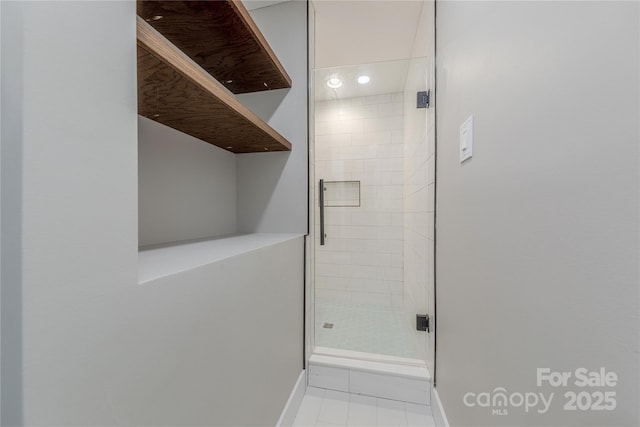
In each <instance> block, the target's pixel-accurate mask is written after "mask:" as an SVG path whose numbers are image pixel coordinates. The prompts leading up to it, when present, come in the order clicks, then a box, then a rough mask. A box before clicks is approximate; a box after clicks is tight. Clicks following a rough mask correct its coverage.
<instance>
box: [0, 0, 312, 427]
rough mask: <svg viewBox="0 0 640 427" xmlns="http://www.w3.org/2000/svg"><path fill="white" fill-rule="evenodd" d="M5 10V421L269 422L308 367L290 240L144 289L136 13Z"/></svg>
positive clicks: (86, 6) (23, 6)
mask: <svg viewBox="0 0 640 427" xmlns="http://www.w3.org/2000/svg"><path fill="white" fill-rule="evenodd" d="M8 3H9V5H8V6H5V5H6V4H7V3H5V2H3V4H2V8H3V9H2V19H3V25H2V31H3V34H2V55H3V58H2V63H3V65H4V66H3V70H2V89H3V93H2V95H3V96H2V102H3V105H2V107H3V108H2V112H3V117H2V122H3V125H4V124H6V123H7V119H9V118H10V119H11V120H12V123H13V124H14V126H12V127H11V128H8V127H6V126H3V128H2V132H3V135H2V150H3V151H2V161H3V164H2V174H3V176H2V185H3V189H2V209H3V211H2V236H3V248H2V249H3V250H2V256H3V259H2V263H3V267H4V266H5V265H6V264H5V262H6V261H7V260H13V261H15V263H14V264H13V265H14V267H15V269H14V270H13V273H15V274H14V275H13V276H5V274H6V273H7V270H6V269H5V268H3V270H2V274H3V277H2V279H3V281H2V304H3V307H2V316H3V319H2V326H3V327H4V326H5V325H6V320H7V317H5V315H7V314H10V315H11V316H13V317H9V319H10V320H11V319H13V320H16V322H14V323H12V327H13V329H12V330H11V331H13V332H17V334H15V335H14V336H13V338H14V340H13V341H11V336H8V335H5V330H3V331H2V332H3V334H2V340H3V342H2V344H3V350H4V349H5V348H6V347H5V344H6V343H7V342H10V343H12V344H13V345H14V346H15V345H16V343H17V344H18V345H17V347H14V348H15V350H14V351H13V352H10V353H8V355H11V356H13V357H12V358H11V359H10V360H7V359H6V358H5V354H4V352H3V359H2V363H3V366H2V368H3V372H2V374H3V375H2V381H3V384H2V385H3V393H2V398H3V402H2V403H3V407H2V416H3V424H4V423H6V424H8V425H11V424H12V423H13V424H19V423H20V422H21V420H20V418H23V421H24V424H25V425H131V426H140V425H274V424H275V423H276V421H277V419H278V416H279V414H280V411H281V410H282V408H283V407H284V405H285V402H286V400H287V397H288V395H289V393H290V391H291V388H292V387H293V385H294V383H295V381H296V379H297V377H298V375H299V374H300V370H301V367H302V354H301V351H302V309H301V308H302V307H301V304H302V301H303V299H302V289H303V285H302V281H303V278H302V276H303V244H302V239H301V238H297V239H294V240H291V241H289V242H286V243H283V244H281V245H277V246H273V247H271V248H268V249H265V250H259V251H254V252H250V253H247V254H245V255H243V256H238V257H233V258H227V259H225V260H223V261H220V262H218V263H216V264H213V265H208V266H203V267H202V268H198V269H194V270H190V271H189V272H185V273H183V274H180V275H176V276H171V277H168V278H166V279H163V280H159V281H157V282H154V283H151V284H149V285H146V286H139V285H138V284H137V270H138V268H137V267H138V266H137V263H138V230H137V224H138V221H137V219H138V218H137V217H138V209H137V208H138V206H137V200H138V198H137V196H138V194H137V188H138V186H137V185H136V183H137V180H138V174H137V165H138V163H137V150H138V141H137V139H138V132H137V125H138V117H137V114H136V113H137V105H136V104H137V103H136V69H135V67H136V65H135V64H136V48H135V46H136V44H135V38H136V36H135V2H133V1H124V2H110V1H105V2H8ZM96 17H99V19H96ZM9 22H10V23H11V25H10V26H9V25H5V24H7V23H9ZM305 23H306V19H305V15H303V16H302V18H301V25H303V26H304V25H305ZM114 29H117V30H114ZM8 58H11V59H17V60H16V61H13V62H9V63H10V64H11V66H7V63H8V62H7V61H6V59H8ZM9 77H13V78H14V79H12V80H9V79H8V78H9ZM6 88H11V90H8V91H7V92H5V91H4V89H6ZM5 95H10V96H5ZM6 105H11V106H12V108H11V110H7V108H5V107H6ZM9 111H10V112H11V114H10V115H7V112H9ZM5 132H12V133H11V134H7V133H5ZM7 135H9V136H12V137H15V139H11V141H12V143H11V144H5V142H6V141H9V139H5V136H7ZM6 148H7V149H9V151H7V152H5V149H6ZM5 154H10V156H5ZM9 159H11V160H12V161H13V162H14V165H13V167H12V168H11V169H7V168H5V165H6V164H7V163H5V162H7V161H8V160H9ZM10 172H11V173H10ZM5 173H6V174H9V175H5ZM6 177H11V178H16V179H15V180H13V181H11V182H10V184H11V185H9V186H8V187H4V186H5V184H7V183H8V181H7V180H6ZM21 181H22V182H21ZM6 189H8V190H10V191H9V192H5V190H6ZM7 201H11V202H14V203H17V204H15V205H10V207H8V206H7V205H6V202H7ZM303 209H304V207H303ZM7 213H8V214H9V215H7ZM10 220H11V221H10ZM9 226H16V230H15V231H14V232H13V234H12V235H11V236H7V234H6V233H5V231H6V230H7V228H6V227H9ZM6 237H11V239H8V240H7V241H6V243H7V244H8V243H12V244H14V245H15V246H13V247H11V251H5V250H4V249H5V246H4V245H5V238H6ZM8 256H12V257H13V258H8ZM248 267H250V268H248ZM20 276H22V277H20ZM5 279H9V281H8V282H5ZM7 290H9V291H10V292H9V293H7V294H6V293H5V292H6V291H7ZM7 295H8V296H10V297H11V299H5V296H7ZM9 302H11V303H12V304H13V305H12V307H13V311H11V312H10V313H7V311H6V310H5V306H4V304H5V303H6V304H8V303H9ZM256 319H258V320H256ZM5 340H8V341H5ZM20 341H22V342H20ZM6 362H9V363H11V364H5V363H6ZM5 372H13V373H14V375H13V377H12V378H11V379H12V380H15V381H17V382H16V383H15V384H14V383H11V382H9V383H8V382H7V380H8V378H7V377H6V376H5V375H4V374H5ZM7 385H9V386H11V388H6V387H5V386H7ZM8 390H10V391H11V395H9V393H7V391H8ZM9 405H13V406H9ZM247 407H249V408H251V410H250V411H247V410H246V408H247ZM7 409H9V410H10V411H11V413H8V412H7Z"/></svg>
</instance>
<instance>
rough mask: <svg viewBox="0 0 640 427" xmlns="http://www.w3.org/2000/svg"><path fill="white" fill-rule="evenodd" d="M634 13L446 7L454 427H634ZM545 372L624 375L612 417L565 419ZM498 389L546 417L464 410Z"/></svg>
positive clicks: (442, 346) (445, 197) (616, 5)
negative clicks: (544, 408)
mask: <svg viewBox="0 0 640 427" xmlns="http://www.w3.org/2000/svg"><path fill="white" fill-rule="evenodd" d="M639 9H640V5H639V4H638V3H637V2H495V3H494V2H439V3H438V8H437V17H438V22H437V31H438V33H437V43H438V45H437V49H438V63H437V79H438V112H437V114H438V123H437V127H438V168H437V171H438V176H437V183H438V184H437V185H438V192H437V247H436V250H437V258H436V262H437V285H438V289H437V291H438V292H437V297H438V347H437V351H438V353H437V368H436V369H437V370H436V375H437V388H438V391H439V394H440V397H441V398H442V402H443V404H444V408H445V409H446V412H447V416H448V418H449V421H450V422H451V424H452V425H469V426H471V425H478V426H479V425H495V426H499V425H504V426H506V425H508V426H514V425H549V426H558V425H600V426H601V425H608V426H613V425H625V426H626V425H629V426H630V425H634V426H636V425H638V424H639V423H640V420H639V418H638V398H639V397H638V382H639V378H638V368H639V362H638V337H639V329H638V327H639V319H638V315H639V312H640V310H639V305H638V302H639V298H638V297H639V289H638V281H639V277H638V275H639V273H638V259H639V256H640V251H639V241H638V235H639V231H640V230H639V224H638V218H640V210H639V194H640V192H639V191H638V190H639V187H638V184H639V178H640V168H639V164H638V158H639V154H640V152H639V144H638V141H639V140H640V131H639V128H638V117H639V116H640V108H639V106H640V95H639V93H640V85H639V80H638V76H639V75H640V33H639V31H640V10H639ZM470 114H473V115H474V119H475V133H474V137H475V143H474V144H475V145H474V156H473V158H472V159H471V160H470V161H468V162H466V163H464V164H463V165H460V163H459V161H458V138H459V136H458V135H459V126H460V124H461V123H462V122H463V121H464V120H465V119H466V118H467V117H468V116H469V115H470ZM538 367H548V368H551V369H554V370H568V371H571V370H575V369H576V368H579V367H586V368H589V369H592V370H595V369H598V368H599V367H606V369H608V370H612V371H615V372H616V373H617V375H618V377H619V379H620V380H619V383H618V386H617V387H616V388H615V389H610V388H606V389H605V390H614V391H615V392H616V393H617V395H616V399H617V407H616V409H615V411H612V412H607V411H563V404H564V402H566V399H565V398H564V396H563V394H564V392H565V391H566V390H567V389H566V388H559V389H555V390H551V389H549V388H547V387H545V388H540V389H539V388H538V387H536V368H538ZM499 386H502V387H505V388H506V389H507V390H508V392H509V393H512V392H529V391H538V392H539V391H543V392H545V393H548V392H551V391H555V393H556V396H555V398H554V402H553V405H552V409H551V410H550V412H549V413H548V414H546V415H540V414H538V413H537V412H536V411H530V412H529V413H525V412H524V410H523V409H522V408H509V409H508V411H509V415H507V416H492V415H491V410H490V408H481V407H475V408H467V407H465V406H464V405H463V401H462V398H463V395H464V394H465V393H467V392H485V391H486V392H492V391H493V389H494V388H495V387H499ZM571 389H573V390H576V388H575V387H573V388H571ZM576 391H578V390H576ZM600 391H602V389H600Z"/></svg>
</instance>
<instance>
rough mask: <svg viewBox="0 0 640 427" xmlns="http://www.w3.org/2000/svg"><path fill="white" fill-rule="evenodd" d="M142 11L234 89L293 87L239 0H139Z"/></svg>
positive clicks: (236, 90) (143, 16)
mask: <svg viewBox="0 0 640 427" xmlns="http://www.w3.org/2000/svg"><path fill="white" fill-rule="evenodd" d="M137 10H138V15H139V16H140V17H142V18H143V19H144V20H145V21H146V22H148V23H149V24H150V25H151V26H152V27H153V28H155V29H156V30H158V32H160V33H161V34H163V35H164V36H165V37H166V38H167V39H169V40H171V42H172V43H173V44H174V45H176V47H177V48H178V49H180V50H181V51H183V52H184V53H185V54H186V55H187V56H189V57H190V58H191V59H193V60H194V61H195V62H196V63H197V64H198V65H200V66H201V67H202V68H204V69H205V70H206V71H207V72H208V73H209V74H211V75H212V76H213V77H214V78H215V79H216V80H218V81H219V82H221V83H222V84H223V85H224V86H225V87H226V88H227V89H229V90H230V91H231V92H233V93H247V92H257V91H264V90H270V89H282V88H290V87H291V78H290V77H289V75H288V74H287V72H286V71H285V69H284V67H283V66H282V64H281V63H280V61H279V60H278V58H277V57H276V55H275V54H274V53H273V50H271V47H270V46H269V44H268V43H267V41H266V40H265V38H264V36H263V35H262V33H261V32H260V30H259V29H258V27H257V25H256V23H255V22H254V21H253V19H252V18H251V15H249V12H248V11H247V9H246V8H245V7H244V5H243V4H242V3H241V1H240V0H216V1H175V0H174V1H155V0H138V2H137Z"/></svg>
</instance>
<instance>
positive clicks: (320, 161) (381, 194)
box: [314, 93, 404, 307]
mask: <svg viewBox="0 0 640 427" xmlns="http://www.w3.org/2000/svg"><path fill="white" fill-rule="evenodd" d="M403 107H404V105H403V94H402V93H395V94H391V93H388V94H380V95H374V96H368V97H357V98H349V99H341V100H339V101H322V102H316V105H315V109H316V115H315V125H316V132H315V133H316V135H315V175H316V178H317V179H321V178H322V179H324V180H325V181H359V182H360V206H359V207H332V206H327V207H326V208H325V217H324V218H325V233H326V234H327V239H326V242H325V245H324V246H321V245H320V235H319V226H320V225H319V223H317V224H315V227H316V238H315V241H316V242H315V261H316V265H315V274H316V282H315V288H316V298H317V299H318V300H323V301H339V302H341V303H344V304H374V305H382V306H387V307H391V306H401V305H402V302H403V299H402V292H403V291H402V287H403V257H402V255H403V243H402V241H403V206H402V196H403V156H404V148H403V147H404V146H403V143H404V137H403V130H404V129H403V123H404V122H403ZM314 193H315V199H316V200H317V198H318V194H317V191H314ZM325 195H326V197H327V198H328V197H329V195H330V192H325ZM314 205H315V206H316V216H318V215H319V213H318V210H319V207H318V206H319V204H318V203H317V202H316V203H314Z"/></svg>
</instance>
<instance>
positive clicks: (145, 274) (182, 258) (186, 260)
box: [138, 233, 304, 285]
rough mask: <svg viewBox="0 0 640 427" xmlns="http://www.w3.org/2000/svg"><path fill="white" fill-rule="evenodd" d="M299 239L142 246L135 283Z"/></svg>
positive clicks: (259, 236)
mask: <svg viewBox="0 0 640 427" xmlns="http://www.w3.org/2000/svg"><path fill="white" fill-rule="evenodd" d="M302 236H304V235H303V234H297V233H254V234H242V235H229V236H221V237H215V238H210V239H206V240H190V241H185V242H176V243H170V244H163V245H153V246H144V247H141V248H140V250H139V252H138V284H140V285H141V284H144V283H148V282H151V281H153V280H156V279H160V278H162V277H166V276H171V275H173V274H177V273H180V272H183V271H187V270H191V269H194V268H197V267H201V266H203V265H207V264H212V263H214V262H217V261H220V260H223V259H225V258H230V257H234V256H238V255H242V254H245V253H248V252H252V251H255V250H258V249H262V248H265V247H267V246H272V245H275V244H278V243H282V242H285V241H287V240H291V239H295V238H297V237H302Z"/></svg>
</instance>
